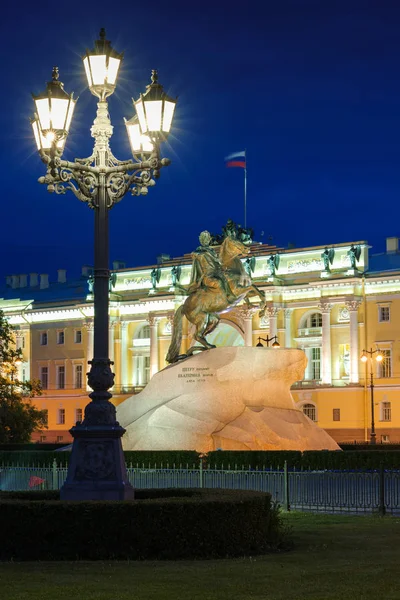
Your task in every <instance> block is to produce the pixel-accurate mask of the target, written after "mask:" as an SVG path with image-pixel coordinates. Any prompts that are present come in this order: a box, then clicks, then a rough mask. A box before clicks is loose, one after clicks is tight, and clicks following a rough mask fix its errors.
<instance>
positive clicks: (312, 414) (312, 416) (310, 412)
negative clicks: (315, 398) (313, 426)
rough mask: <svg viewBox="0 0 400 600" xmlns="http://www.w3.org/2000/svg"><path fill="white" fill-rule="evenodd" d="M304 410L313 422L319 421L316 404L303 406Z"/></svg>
mask: <svg viewBox="0 0 400 600" xmlns="http://www.w3.org/2000/svg"><path fill="white" fill-rule="evenodd" d="M302 410H303V413H304V414H305V415H306V417H308V418H309V419H311V421H316V420H317V411H316V409H315V406H314V404H303V406H302Z"/></svg>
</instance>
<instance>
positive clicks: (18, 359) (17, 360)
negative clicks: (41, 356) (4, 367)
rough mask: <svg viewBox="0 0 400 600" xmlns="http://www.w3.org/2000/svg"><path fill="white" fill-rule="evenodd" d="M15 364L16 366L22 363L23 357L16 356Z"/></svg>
mask: <svg viewBox="0 0 400 600" xmlns="http://www.w3.org/2000/svg"><path fill="white" fill-rule="evenodd" d="M14 365H15V366H16V367H18V366H19V365H22V359H21V358H20V357H18V358H16V359H15V360H14Z"/></svg>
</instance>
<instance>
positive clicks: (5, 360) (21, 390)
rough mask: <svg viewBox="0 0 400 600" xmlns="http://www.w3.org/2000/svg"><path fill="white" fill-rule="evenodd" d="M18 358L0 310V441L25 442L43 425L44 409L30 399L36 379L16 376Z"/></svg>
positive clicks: (37, 386)
mask: <svg viewBox="0 0 400 600" xmlns="http://www.w3.org/2000/svg"><path fill="white" fill-rule="evenodd" d="M21 362H22V351H21V349H18V348H16V347H15V341H14V329H13V327H12V326H11V325H10V323H9V322H8V321H7V319H6V318H5V316H4V313H3V311H1V310H0V444H6V443H8V444H10V443H11V444H12V443H14V444H21V443H26V442H29V441H30V439H31V435H32V433H33V432H34V431H38V430H40V429H44V428H46V427H47V424H46V413H45V411H43V410H38V409H37V408H36V407H35V406H34V405H33V404H32V400H31V398H33V397H34V396H40V395H41V393H42V392H41V385H40V382H39V381H38V380H32V381H20V380H19V379H18V378H17V375H18V368H17V366H18V364H20V363H21Z"/></svg>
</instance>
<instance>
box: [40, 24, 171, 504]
mask: <svg viewBox="0 0 400 600" xmlns="http://www.w3.org/2000/svg"><path fill="white" fill-rule="evenodd" d="M122 59H123V56H122V54H118V53H117V52H116V51H115V50H114V49H113V48H112V47H111V43H110V42H109V41H108V40H106V34H105V30H104V29H101V31H100V37H99V39H98V40H97V41H96V42H95V45H94V49H93V50H91V51H89V50H88V51H87V52H86V54H85V55H84V56H83V64H84V67H85V72H86V76H87V80H88V85H89V89H90V91H91V92H92V94H93V95H94V96H96V98H97V99H98V103H97V114H96V118H95V119H94V122H93V125H92V128H91V135H92V137H93V138H94V140H95V143H94V148H93V152H92V154H91V156H89V157H88V158H83V159H79V158H76V159H75V160H74V161H73V162H70V161H66V160H62V158H61V156H62V153H63V150H64V146H65V142H66V139H67V136H68V132H69V128H70V124H71V119H72V115H73V112H74V108H75V104H76V100H74V98H73V94H68V93H67V92H66V91H65V90H64V85H63V84H62V83H61V82H60V81H59V74H58V68H57V67H54V68H53V73H52V80H51V81H50V82H49V83H48V84H47V87H46V90H45V92H43V93H42V94H39V95H37V96H33V99H34V102H35V114H34V117H33V119H32V120H31V123H32V128H33V132H34V135H35V140H36V144H37V147H38V151H39V154H40V157H41V159H42V161H43V162H44V163H45V164H46V166H47V172H46V175H44V176H43V177H40V178H39V183H42V184H45V185H46V186H47V190H48V191H49V192H51V193H53V192H55V193H56V194H65V193H66V191H67V190H70V191H72V193H73V194H74V195H75V196H76V197H77V198H78V199H79V200H80V201H82V202H84V203H86V204H87V206H88V207H89V208H91V209H93V211H94V344H93V354H94V356H93V359H92V360H91V361H89V364H90V365H91V368H90V372H89V373H88V385H89V387H91V388H92V390H93V392H92V393H91V394H89V397H90V398H91V402H89V403H88V404H87V406H86V407H85V416H84V420H83V421H82V423H77V424H76V426H75V427H72V429H71V430H70V432H71V435H72V436H73V438H74V442H73V446H72V454H71V461H70V467H69V470H68V476H67V480H66V482H65V484H64V486H63V487H62V489H61V498H62V499H65V500H97V499H106V500H114V499H120V500H122V499H128V498H133V488H132V487H131V486H130V484H129V482H128V479H127V473H126V466H125V460H124V456H123V452H122V444H121V437H122V435H123V434H124V433H125V430H124V429H123V428H122V427H121V426H120V425H119V423H118V422H117V421H116V410H115V406H114V405H113V404H112V403H111V402H110V398H111V397H112V394H111V393H110V392H109V389H110V388H112V386H113V385H114V373H112V371H111V365H112V364H113V363H112V362H111V361H110V359H109V347H108V327H109V323H108V320H109V319H108V312H109V298H108V294H109V282H110V270H109V226H108V213H109V210H110V209H111V208H112V207H113V206H114V205H115V204H117V203H118V202H120V200H122V198H123V197H124V196H125V194H127V193H128V191H130V192H131V193H132V195H133V196H139V195H146V194H147V193H148V188H149V187H151V186H153V185H155V180H156V179H157V178H158V177H159V176H160V170H161V168H163V167H165V166H167V165H169V164H170V161H169V160H168V159H166V158H161V157H160V144H161V142H163V141H165V140H166V139H167V137H168V134H169V131H170V128H171V123H172V118H173V115H174V110H175V105H176V100H174V99H173V98H170V97H169V96H167V94H166V93H165V92H164V90H163V88H162V86H161V84H160V83H158V75H157V71H152V77H151V83H150V84H149V85H148V86H147V88H146V92H145V93H144V94H143V95H141V96H140V98H139V100H138V101H136V102H135V101H133V104H134V106H135V108H136V111H137V118H133V119H130V120H129V121H125V124H126V128H127V133H128V138H129V141H130V145H131V149H132V154H133V158H130V159H129V160H123V161H121V160H118V159H117V158H115V156H114V155H113V154H112V152H111V149H110V147H109V139H110V137H111V136H112V133H113V127H112V125H111V121H110V118H109V114H108V103H107V98H108V97H109V96H110V95H111V94H112V93H113V92H114V90H115V86H116V82H117V77H118V72H119V68H120V65H121V62H122Z"/></svg>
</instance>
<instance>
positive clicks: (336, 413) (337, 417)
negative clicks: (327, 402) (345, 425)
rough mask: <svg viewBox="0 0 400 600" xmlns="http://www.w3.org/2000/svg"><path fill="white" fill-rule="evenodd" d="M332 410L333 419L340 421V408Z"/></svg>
mask: <svg viewBox="0 0 400 600" xmlns="http://www.w3.org/2000/svg"><path fill="white" fill-rule="evenodd" d="M332 412H333V415H332V417H333V420H334V421H340V408H334V409H333V411H332Z"/></svg>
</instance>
